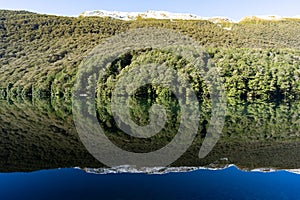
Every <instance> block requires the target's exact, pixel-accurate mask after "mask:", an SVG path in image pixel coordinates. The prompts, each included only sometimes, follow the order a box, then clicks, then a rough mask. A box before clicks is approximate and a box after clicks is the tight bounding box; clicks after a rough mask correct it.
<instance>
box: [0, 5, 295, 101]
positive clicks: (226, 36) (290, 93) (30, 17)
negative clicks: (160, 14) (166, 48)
mask: <svg viewBox="0 0 300 200" xmlns="http://www.w3.org/2000/svg"><path fill="white" fill-rule="evenodd" d="M230 26H232V28H231V30H226V29H224V27H225V28H226V27H228V23H227V22H220V23H213V22H210V21H207V20H173V21H170V20H157V19H138V20H132V21H124V20H117V19H113V18H102V17H77V18H76V17H59V16H50V15H41V14H35V13H30V12H26V11H6V10H1V11H0V37H1V43H0V88H1V94H2V98H7V97H9V98H15V97H18V96H19V97H22V98H44V97H50V96H52V97H54V96H55V97H57V98H66V99H70V96H71V92H72V88H73V84H74V79H75V74H76V72H77V67H78V65H79V64H80V62H81V61H82V59H83V58H84V56H86V55H87V54H88V53H89V52H90V51H91V50H92V49H93V48H94V47H96V46H97V45H98V44H99V43H100V42H101V41H102V40H103V39H104V38H108V37H110V36H112V35H115V34H118V33H121V32H125V31H127V30H130V29H134V28H141V27H162V28H168V29H173V30H177V31H180V32H182V33H183V34H185V35H188V36H191V37H192V38H194V39H195V40H197V41H198V42H199V44H201V45H202V46H203V47H204V49H205V50H207V52H208V53H209V54H210V56H211V57H212V58H213V61H214V62H215V63H216V65H217V66H218V67H220V68H221V72H222V76H223V77H224V79H225V87H226V90H227V93H228V94H229V96H230V97H232V98H234V99H236V100H253V99H254V100H255V99H256V100H257V99H262V100H264V101H271V100H274V99H279V100H281V99H297V98H299V96H300V95H299V93H300V90H299V88H300V84H299V83H298V82H299V81H298V79H299V77H300V70H299V69H300V65H299V64H300V60H299V56H300V51H299V46H300V36H299V34H298V33H299V32H300V20H298V19H288V20H280V21H273V20H263V19H259V20H258V19H247V20H243V21H241V22H240V23H233V24H230ZM145 54H148V55H145V56H151V53H147V52H145ZM246 69H247V70H246Z"/></svg>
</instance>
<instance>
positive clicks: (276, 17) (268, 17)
mask: <svg viewBox="0 0 300 200" xmlns="http://www.w3.org/2000/svg"><path fill="white" fill-rule="evenodd" d="M251 19H254V20H255V19H262V20H270V21H272V20H273V21H280V20H285V19H300V15H297V16H293V17H287V16H279V15H257V16H247V17H244V18H242V19H241V20H240V21H243V20H251Z"/></svg>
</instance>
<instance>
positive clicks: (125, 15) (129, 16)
mask: <svg viewBox="0 0 300 200" xmlns="http://www.w3.org/2000/svg"><path fill="white" fill-rule="evenodd" d="M80 16H84V17H91V16H97V17H111V18H115V19H121V20H135V19H137V18H138V17H141V18H143V19H169V20H175V19H181V20H209V21H212V22H214V23H220V22H233V20H231V19H229V18H226V17H200V16H198V15H194V14H188V13H172V12H167V11H153V10H149V11H146V12H119V11H106V10H96V11H86V12H84V13H82V14H81V15H80Z"/></svg>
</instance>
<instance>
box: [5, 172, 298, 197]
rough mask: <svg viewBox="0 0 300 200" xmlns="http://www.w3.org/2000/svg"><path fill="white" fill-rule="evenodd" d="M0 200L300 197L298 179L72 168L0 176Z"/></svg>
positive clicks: (279, 175)
mask: <svg viewBox="0 0 300 200" xmlns="http://www.w3.org/2000/svg"><path fill="white" fill-rule="evenodd" d="M0 187H1V189H0V199H1V200H10V199H17V200H22V199H25V200H27V199H28V200H29V199H32V200H34V199H39V200H42V199H51V200H54V199H72V200H74V199H97V200H100V199H105V200H107V199H116V200H117V199H118V200H121V199H138V200H142V199H168V200H169V199H182V200H189V199H218V200H222V199H237V200H241V199H251V200H253V199H272V200H273V199H300V175H296V174H292V173H289V172H285V171H279V172H271V173H260V172H242V171H239V170H238V169H236V168H235V167H230V168H227V169H224V170H216V171H211V170H198V171H193V172H188V173H170V174H165V175H147V174H107V175H97V174H88V173H85V172H84V171H81V170H78V169H56V170H42V171H37V172H31V173H1V174H0Z"/></svg>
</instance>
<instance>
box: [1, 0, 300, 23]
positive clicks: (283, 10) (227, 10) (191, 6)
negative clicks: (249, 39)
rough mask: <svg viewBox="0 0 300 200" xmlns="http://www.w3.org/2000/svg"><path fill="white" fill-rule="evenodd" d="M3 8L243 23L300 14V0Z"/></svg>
mask: <svg viewBox="0 0 300 200" xmlns="http://www.w3.org/2000/svg"><path fill="white" fill-rule="evenodd" d="M0 9H9V10H28V11H33V12H37V13H43V14H55V15H64V16H65V15H67V16H78V15H79V14H80V13H82V12H84V11H87V10H108V11H125V12H128V11H139V12H141V11H147V10H163V11H170V12H179V13H192V14H196V15H199V16H202V17H212V16H224V17H229V18H231V19H234V20H240V19H241V18H242V17H244V16H250V15H280V16H295V15H300V1H299V0H144V1H143V0H48V1H47V0H0Z"/></svg>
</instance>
